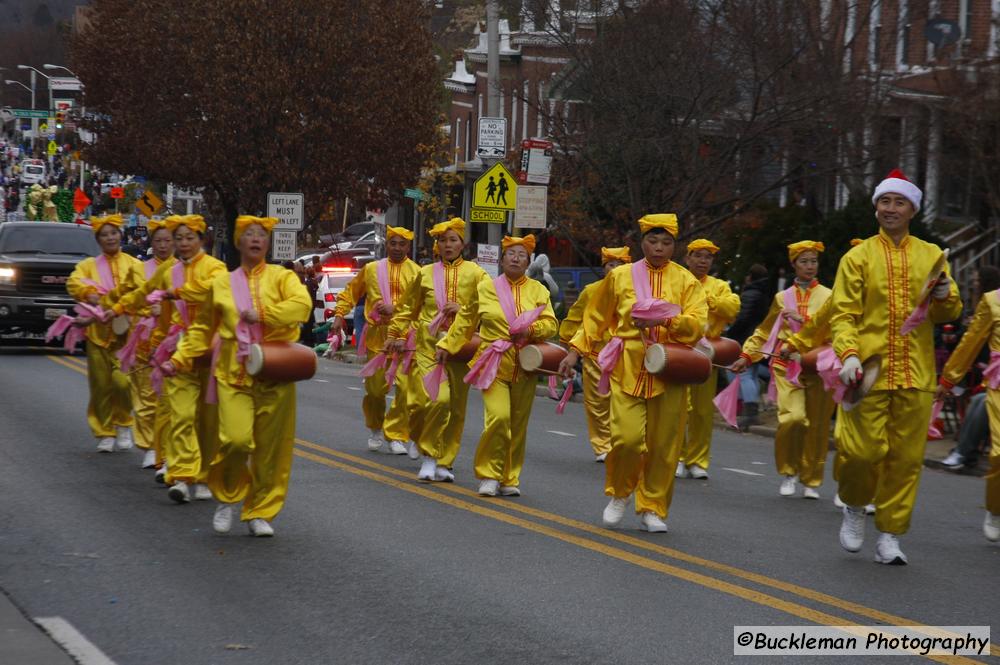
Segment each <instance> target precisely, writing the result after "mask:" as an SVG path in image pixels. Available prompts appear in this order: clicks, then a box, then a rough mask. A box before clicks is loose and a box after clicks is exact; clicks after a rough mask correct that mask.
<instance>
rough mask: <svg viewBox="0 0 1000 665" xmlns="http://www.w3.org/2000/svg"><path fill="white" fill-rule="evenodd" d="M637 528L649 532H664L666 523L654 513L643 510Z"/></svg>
mask: <svg viewBox="0 0 1000 665" xmlns="http://www.w3.org/2000/svg"><path fill="white" fill-rule="evenodd" d="M639 528H640V529H642V530H643V531H648V532H650V533H666V532H667V523H666V522H664V521H663V520H661V519H660V516H659V515H657V514H656V513H652V512H648V511H647V512H645V513H643V514H642V519H641V520H640V521H639Z"/></svg>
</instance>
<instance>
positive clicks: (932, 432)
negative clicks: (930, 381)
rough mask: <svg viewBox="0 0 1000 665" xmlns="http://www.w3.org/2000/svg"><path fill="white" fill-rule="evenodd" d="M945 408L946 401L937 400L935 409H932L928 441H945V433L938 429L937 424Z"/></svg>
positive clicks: (928, 427)
mask: <svg viewBox="0 0 1000 665" xmlns="http://www.w3.org/2000/svg"><path fill="white" fill-rule="evenodd" d="M943 408H944V400H935V401H934V407H933V408H932V409H931V422H930V424H929V425H928V426H927V438H928V439H943V438H944V433H943V432H941V430H940V429H938V427H937V425H936V424H935V423H936V421H937V419H938V417H940V415H941V409H943Z"/></svg>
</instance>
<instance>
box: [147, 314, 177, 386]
mask: <svg viewBox="0 0 1000 665" xmlns="http://www.w3.org/2000/svg"><path fill="white" fill-rule="evenodd" d="M182 332H184V326H181V325H179V324H175V325H172V326H170V330H168V331H167V336H166V337H165V338H164V339H163V341H162V342H160V345H159V346H157V347H156V351H154V352H153V357H152V358H150V361H149V364H151V365H152V366H153V373H152V374H151V375H150V377H149V383H150V384H151V385H152V387H153V390H155V391H156V394H157V395H162V394H163V370H161V369H160V366H161V365H162V364H163V363H165V362H167V361H168V360H170V357H171V356H172V355H174V351H176V350H177V343H178V341H179V340H180V338H181V333H182Z"/></svg>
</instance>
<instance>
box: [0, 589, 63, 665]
mask: <svg viewBox="0 0 1000 665" xmlns="http://www.w3.org/2000/svg"><path fill="white" fill-rule="evenodd" d="M0 663H10V665H76V661H75V660H73V659H72V658H71V657H70V656H69V654H67V653H66V652H65V651H63V650H62V648H60V647H59V646H58V645H57V644H56V643H55V642H53V641H52V639H51V638H49V636H48V635H46V634H45V632H44V631H42V629H41V628H39V627H38V626H37V625H36V624H34V623H32V622H31V620H29V619H28V617H26V616H24V614H22V613H21V610H20V609H18V608H17V606H16V605H14V603H13V601H11V599H10V597H8V596H7V594H6V593H3V592H2V590H0Z"/></svg>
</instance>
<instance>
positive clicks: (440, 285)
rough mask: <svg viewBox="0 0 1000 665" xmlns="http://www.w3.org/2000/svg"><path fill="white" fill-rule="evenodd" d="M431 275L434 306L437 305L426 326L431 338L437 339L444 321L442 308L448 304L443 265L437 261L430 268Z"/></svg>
mask: <svg viewBox="0 0 1000 665" xmlns="http://www.w3.org/2000/svg"><path fill="white" fill-rule="evenodd" d="M431 275H432V276H433V277H434V304H435V305H437V314H435V315H434V318H433V319H432V320H431V322H430V324H429V325H428V326H427V330H428V332H430V334H431V337H437V334H438V332H440V331H441V326H442V324H444V321H445V318H446V316H445V313H444V311H443V310H444V306H445V305H447V304H448V287H447V285H446V284H445V270H444V264H443V263H441V262H440V261H438V262H437V263H435V264H434V266H433V268H432V272H431Z"/></svg>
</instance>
